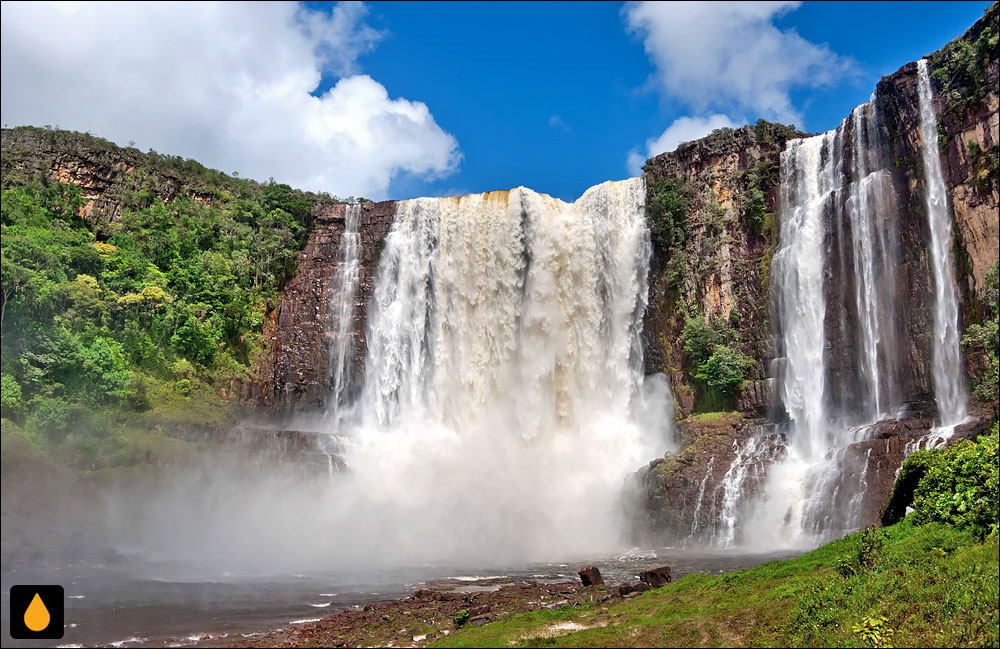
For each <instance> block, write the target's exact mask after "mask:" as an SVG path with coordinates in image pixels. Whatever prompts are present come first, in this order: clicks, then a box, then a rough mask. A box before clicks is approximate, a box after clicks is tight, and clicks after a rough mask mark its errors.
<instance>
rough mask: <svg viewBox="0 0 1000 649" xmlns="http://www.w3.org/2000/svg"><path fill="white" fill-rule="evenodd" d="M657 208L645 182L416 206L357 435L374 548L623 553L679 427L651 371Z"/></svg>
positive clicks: (371, 340) (378, 315)
mask: <svg viewBox="0 0 1000 649" xmlns="http://www.w3.org/2000/svg"><path fill="white" fill-rule="evenodd" d="M644 203H645V183H644V181H643V180H642V179H641V178H635V179H630V180H625V181H621V182H607V183H603V184H601V185H597V186H595V187H592V188H591V189H589V190H588V191H587V192H586V193H585V194H584V195H583V196H582V197H581V198H580V199H579V200H578V201H576V202H575V203H565V202H563V201H560V200H557V199H554V198H551V197H549V196H546V195H544V194H538V193H536V192H533V191H531V190H529V189H526V188H523V187H519V188H517V189H513V190H510V191H509V192H508V191H501V192H489V193H485V194H473V195H470V196H463V197H459V198H420V199H414V200H407V201H401V202H400V203H399V204H398V206H397V211H396V215H395V218H394V221H393V224H392V229H391V230H390V232H389V234H388V236H387V237H386V239H385V247H384V249H383V250H382V253H381V258H380V262H379V271H378V279H377V282H376V286H375V290H374V294H373V298H372V300H371V302H370V306H369V325H368V326H369V330H368V338H367V339H368V350H369V351H368V359H367V362H366V376H365V383H364V388H363V391H362V394H361V395H360V398H359V399H358V401H357V413H356V417H357V421H356V422H355V424H354V429H353V430H349V429H350V425H348V426H347V428H348V430H346V432H348V433H349V434H351V435H352V436H353V439H354V440H355V442H354V445H353V447H352V449H350V450H349V452H348V456H347V458H346V459H347V462H348V463H349V464H350V465H351V468H352V471H351V472H350V477H349V479H350V480H353V481H355V482H356V483H357V485H356V486H357V489H355V490H353V491H354V492H355V493H356V494H364V498H363V500H364V501H365V502H367V503H369V504H370V505H371V509H372V512H373V514H374V512H377V516H374V515H373V514H369V515H367V516H363V517H360V519H359V520H358V521H356V522H355V526H360V527H364V526H366V525H370V526H373V527H372V529H371V530H370V531H371V532H372V533H371V534H364V533H363V532H364V530H361V532H362V533H361V534H360V536H361V537H363V538H367V539H369V540H371V539H378V540H377V541H375V543H376V544H386V543H390V542H392V543H396V544H399V545H405V552H404V554H415V555H417V556H424V557H437V558H441V557H454V556H457V555H462V554H463V553H464V554H469V553H477V554H480V555H487V556H497V555H500V554H504V555H509V556H511V557H517V558H519V559H524V558H526V557H536V558H537V557H541V556H556V555H562V556H566V555H567V553H569V554H572V553H574V552H592V551H595V550H597V549H600V548H612V547H614V546H615V545H616V544H617V543H619V542H620V539H619V531H620V530H622V529H623V527H624V526H623V525H622V524H621V522H620V521H619V520H618V518H619V517H620V516H621V514H620V511H621V502H620V501H619V495H620V491H621V488H622V485H623V480H624V478H625V477H626V476H627V475H629V474H631V472H632V471H634V469H635V467H636V466H638V465H639V464H641V463H642V462H643V461H645V459H647V458H648V457H650V456H651V454H654V455H657V454H662V453H663V451H664V450H665V449H666V432H667V431H666V430H665V428H666V427H667V426H668V425H669V423H668V422H669V421H670V412H669V404H670V398H669V393H668V389H667V386H666V382H665V380H664V378H663V377H662V376H657V377H649V378H646V377H644V372H643V353H642V343H641V333H642V317H643V313H644V311H645V308H646V300H647V273H648V269H649V260H650V254H651V246H650V239H649V231H648V228H647V226H646V222H645V208H644ZM387 527H388V528H391V530H392V531H390V530H388V529H384V528H387ZM390 540H391V541H390ZM394 551H396V552H397V553H398V551H399V550H398V549H396V550H394Z"/></svg>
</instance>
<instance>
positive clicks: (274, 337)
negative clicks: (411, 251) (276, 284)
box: [250, 201, 396, 416]
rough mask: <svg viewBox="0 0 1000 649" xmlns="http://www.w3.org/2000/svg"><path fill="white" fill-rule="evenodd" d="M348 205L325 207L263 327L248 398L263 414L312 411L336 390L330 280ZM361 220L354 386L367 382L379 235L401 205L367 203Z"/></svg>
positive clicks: (337, 259)
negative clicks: (370, 310) (260, 358)
mask: <svg viewBox="0 0 1000 649" xmlns="http://www.w3.org/2000/svg"><path fill="white" fill-rule="evenodd" d="M347 207H348V206H347V205H344V204H327V205H321V206H320V207H319V208H318V209H317V212H316V224H315V226H314V229H313V232H312V234H311V235H310V237H309V241H308V243H307V244H306V247H305V249H304V250H303V251H302V254H301V255H300V257H299V270H298V273H296V275H295V277H293V278H292V279H291V280H290V281H289V282H288V284H287V285H286V286H285V291H284V295H283V296H282V299H281V303H280V304H279V305H278V308H277V309H275V310H274V311H273V312H272V313H271V314H270V316H269V318H268V321H267V324H266V325H265V329H264V338H265V341H266V345H267V350H266V353H265V355H264V360H263V362H262V363H261V364H260V366H259V369H258V374H257V381H256V383H255V385H254V386H252V394H251V395H250V400H251V401H252V402H253V404H254V405H255V406H256V407H257V408H259V409H260V410H261V411H262V412H263V413H266V414H270V415H277V416H281V415H291V414H294V413H300V414H301V413H303V412H310V411H312V412H315V411H318V410H319V409H321V408H323V407H324V406H326V405H327V398H328V396H329V393H330V390H331V370H332V368H331V365H330V359H331V355H330V354H331V345H332V343H333V339H332V334H331V333H330V332H331V331H332V330H334V327H333V326H332V325H333V319H334V318H335V316H334V314H333V313H331V307H332V303H333V301H334V300H335V299H336V295H335V290H334V287H333V281H334V278H335V276H336V274H337V271H338V269H339V268H340V264H341V256H340V240H341V236H342V235H343V233H344V227H345V223H344V214H345V210H346V209H347ZM360 209H361V216H360V220H359V228H358V230H359V234H360V251H359V260H358V261H359V283H358V290H357V294H356V303H355V308H354V316H353V321H352V323H351V325H350V326H349V327H348V331H349V332H350V337H351V343H352V364H351V367H352V378H353V386H354V389H356V388H357V386H358V385H360V381H361V380H363V372H364V362H365V356H366V353H367V343H366V338H365V336H366V333H367V323H368V320H367V312H368V300H369V299H370V298H371V295H372V291H373V290H374V285H375V274H376V271H377V269H378V255H379V251H380V250H381V243H382V240H383V239H385V237H386V235H387V234H388V233H389V227H390V226H391V224H392V218H393V215H394V214H395V210H396V203H395V202H393V201H384V202H381V203H363V204H362V205H361V206H360Z"/></svg>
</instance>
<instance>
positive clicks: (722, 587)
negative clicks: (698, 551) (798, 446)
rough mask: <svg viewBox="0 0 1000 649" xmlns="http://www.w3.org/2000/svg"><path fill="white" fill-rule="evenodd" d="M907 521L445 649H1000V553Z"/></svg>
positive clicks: (456, 641) (495, 627)
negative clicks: (800, 553)
mask: <svg viewBox="0 0 1000 649" xmlns="http://www.w3.org/2000/svg"><path fill="white" fill-rule="evenodd" d="M912 518H913V517H909V518H908V519H907V520H904V521H902V522H900V523H898V524H896V525H893V526H890V527H886V528H881V529H878V530H874V529H873V530H866V531H862V532H859V533H857V534H853V535H851V536H848V537H845V538H843V539H840V540H837V541H834V542H832V543H829V544H827V545H824V546H823V547H820V548H818V549H816V550H814V551H812V552H810V553H808V554H806V555H803V556H802V557H798V558H796V559H791V560H788V561H776V562H771V563H767V564H764V565H761V566H757V567H755V568H751V569H748V570H742V571H739V572H734V573H729V574H726V575H720V576H710V575H687V576H685V577H683V578H681V579H679V580H678V581H677V582H675V583H673V584H669V585H668V586H665V587H663V588H660V589H658V590H654V591H649V592H647V593H644V594H642V595H639V596H637V597H634V598H632V599H629V600H625V601H624V602H621V603H619V604H616V605H602V604H600V603H595V604H587V605H584V606H581V607H571V606H565V607H562V608H559V609H554V610H545V611H535V612H531V613H522V614H519V615H515V616H513V617H511V618H510V619H507V620H501V621H497V622H495V623H491V624H487V625H485V626H482V627H478V628H468V629H464V630H463V631H460V632H458V633H454V634H452V635H450V636H448V637H445V638H442V639H441V640H440V641H438V642H435V643H434V644H433V645H431V646H439V647H510V646H533V647H534V646H553V647H554V646H571V647H636V646H638V647H643V646H671V647H694V646H698V647H704V646H819V647H890V646H901V647H907V646H912V647H934V646H972V647H989V646H992V647H996V646H998V645H1000V634H998V622H1000V613H998V603H997V602H998V598H1000V574H998V560H1000V557H998V542H997V536H996V535H992V536H990V537H988V538H986V539H985V540H984V541H978V540H977V539H976V537H975V536H974V535H973V534H972V533H971V532H969V531H965V530H960V529H956V528H954V527H951V526H948V525H944V524H940V523H931V524H928V525H919V526H918V525H916V524H915V523H913V522H912V521H911V520H910V519H912Z"/></svg>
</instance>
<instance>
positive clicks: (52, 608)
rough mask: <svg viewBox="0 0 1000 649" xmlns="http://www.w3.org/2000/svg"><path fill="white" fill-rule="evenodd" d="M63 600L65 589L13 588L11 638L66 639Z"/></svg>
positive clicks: (11, 594)
mask: <svg viewBox="0 0 1000 649" xmlns="http://www.w3.org/2000/svg"><path fill="white" fill-rule="evenodd" d="M63 597H65V593H64V591H63V587H62V586H11V587H10V637H12V638H16V639H18V640H31V639H33V638H42V639H52V640H55V639H58V638H61V637H63Z"/></svg>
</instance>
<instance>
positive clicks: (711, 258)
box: [643, 122, 805, 415]
mask: <svg viewBox="0 0 1000 649" xmlns="http://www.w3.org/2000/svg"><path fill="white" fill-rule="evenodd" d="M804 135H805V133H801V132H799V131H797V130H795V129H794V128H792V127H786V126H782V125H780V124H770V123H766V122H759V123H758V124H756V125H752V126H744V127H742V128H738V129H735V130H734V129H720V130H719V131H716V132H714V133H712V134H711V135H709V136H708V137H705V138H702V139H700V140H696V141H694V142H688V143H686V144H682V145H680V146H679V147H678V148H677V150H676V151H674V152H671V153H664V154H661V155H658V156H656V157H654V158H652V159H650V160H649V161H648V162H647V163H646V173H645V175H646V187H647V192H649V193H648V194H647V203H649V202H650V200H651V194H652V192H653V191H654V188H655V186H656V182H657V181H658V180H661V179H670V180H674V181H681V182H682V183H684V185H685V187H686V188H687V190H688V191H690V192H691V194H692V202H691V209H690V211H689V215H688V218H687V228H688V233H687V239H686V242H685V243H684V245H683V248H682V249H680V250H666V249H662V248H661V247H659V246H656V247H654V253H653V259H652V263H651V271H650V284H649V307H648V309H647V311H646V318H645V320H644V323H643V336H644V338H645V342H646V344H645V350H646V364H647V368H646V369H647V372H650V373H652V372H664V373H667V374H668V375H669V376H670V381H671V385H672V387H673V389H674V395H675V398H676V400H677V406H678V408H677V410H678V412H679V413H681V414H683V415H687V414H690V413H691V412H692V410H693V409H694V407H695V404H696V399H695V397H696V386H695V385H693V384H692V383H689V382H688V380H687V377H686V375H685V373H684V372H682V371H681V370H682V369H683V368H685V367H688V366H689V365H690V360H689V359H687V358H685V355H684V348H683V343H682V342H681V332H682V331H683V330H684V318H685V316H686V315H688V306H689V305H694V306H695V307H696V309H697V313H698V315H699V316H701V317H703V318H706V319H708V320H710V319H712V318H720V319H722V320H724V321H726V322H728V323H730V324H731V325H732V326H733V328H734V329H735V331H736V332H737V334H738V338H739V340H738V343H737V346H738V348H739V350H740V352H741V353H743V354H744V355H745V356H747V357H748V358H750V359H753V361H754V362H753V363H752V364H751V366H750V368H749V370H748V376H747V378H748V379H749V381H750V383H749V384H748V385H747V387H746V388H744V390H743V391H742V392H741V394H739V395H738V401H739V404H740V405H739V407H740V409H741V410H744V411H745V412H748V413H752V414H755V415H765V414H767V413H768V411H769V408H770V405H771V402H772V400H771V393H772V391H773V381H770V380H769V379H771V378H772V377H773V374H772V373H771V368H770V363H769V361H770V359H771V358H772V357H773V356H774V351H773V342H772V327H771V320H770V312H769V307H770V305H769V298H768V295H769V290H768V288H769V287H768V285H769V272H770V271H769V269H770V260H771V255H772V254H773V253H774V246H775V242H776V238H777V230H776V229H775V227H774V223H775V221H774V219H775V215H776V213H777V210H778V198H779V197H778V162H779V157H780V155H781V151H782V150H784V148H785V142H786V141H787V140H788V139H790V138H795V137H802V136H804ZM754 188H758V189H759V190H761V191H762V192H763V195H764V206H763V210H764V211H765V213H764V214H762V215H760V216H761V218H762V222H755V221H754V218H755V217H753V216H752V215H751V213H750V212H751V210H750V209H749V205H750V202H751V199H752V190H753V189H754Z"/></svg>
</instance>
